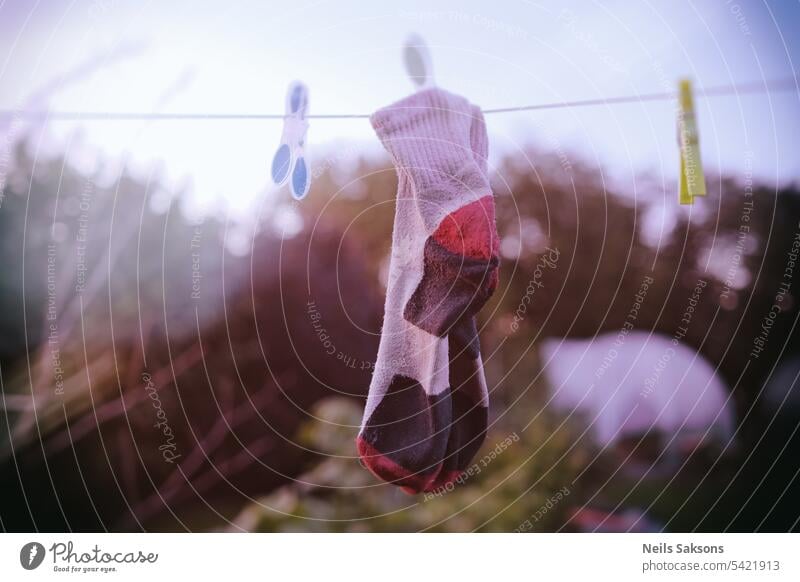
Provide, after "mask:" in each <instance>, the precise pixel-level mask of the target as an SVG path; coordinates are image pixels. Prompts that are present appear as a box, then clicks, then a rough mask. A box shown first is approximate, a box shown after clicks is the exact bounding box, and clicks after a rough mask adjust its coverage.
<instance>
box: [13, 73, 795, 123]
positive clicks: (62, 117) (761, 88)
mask: <svg viewBox="0 0 800 582" xmlns="http://www.w3.org/2000/svg"><path fill="white" fill-rule="evenodd" d="M799 87H800V85H798V80H797V79H796V78H795V77H788V78H785V79H777V80H773V81H760V82H751V83H743V84H739V85H718V86H712V87H708V88H705V89H704V88H698V89H697V92H696V94H697V97H701V98H702V97H719V96H725V95H748V94H757V93H762V94H763V93H777V92H781V91H798V88H799ZM677 96H678V94H677V93H676V92H671V91H662V92H658V93H644V94H641V95H625V96H617V97H598V98H595V99H579V100H574V101H554V102H551V103H538V104H532V105H520V106H517V107H499V108H494V109H484V110H483V113H484V114H486V115H491V114H495V113H514V112H519V111H542V110H547V109H571V108H577V107H592V106H598V105H617V104H623V103H644V102H652V101H671V100H674V99H676V98H677ZM370 115H371V113H317V114H309V115H306V116H305V117H306V118H307V119H367V118H369V117H370ZM9 117H10V118H17V119H34V120H40V121H42V120H43V121H102V120H107V121H138V120H265V119H284V118H285V117H286V115H285V114H281V113H155V112H153V113H136V112H128V113H125V112H97V111H26V110H21V111H14V110H8V109H5V110H0V118H9Z"/></svg>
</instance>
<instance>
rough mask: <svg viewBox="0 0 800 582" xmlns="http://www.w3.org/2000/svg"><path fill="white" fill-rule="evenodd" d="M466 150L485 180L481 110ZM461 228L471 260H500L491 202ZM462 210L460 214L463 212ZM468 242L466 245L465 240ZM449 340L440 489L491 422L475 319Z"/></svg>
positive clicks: (483, 202) (474, 210)
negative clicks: (448, 412) (446, 416)
mask: <svg viewBox="0 0 800 582" xmlns="http://www.w3.org/2000/svg"><path fill="white" fill-rule="evenodd" d="M470 147H471V149H472V154H473V157H474V159H475V163H476V164H477V165H478V169H479V170H480V171H481V173H482V174H483V175H484V176H485V178H486V180H487V182H488V180H489V172H488V162H487V156H488V153H489V139H488V136H487V135H486V123H485V121H484V119H483V113H482V112H481V110H480V108H478V107H474V106H473V108H472V124H471V126H470ZM466 208H469V209H470V211H469V215H468V216H465V217H464V220H461V221H459V224H461V225H462V226H461V229H460V230H461V232H460V237H461V238H462V239H463V240H464V241H465V242H464V245H465V246H469V245H470V244H472V247H471V248H469V249H468V252H470V253H472V254H473V256H478V257H482V258H485V259H487V260H488V259H491V258H492V257H495V258H496V257H497V256H498V246H499V238H498V236H497V229H496V226H495V213H494V200H493V198H491V197H484V198H481V199H480V200H479V201H478V202H477V203H473V204H472V205H470V206H469V207H466ZM466 208H465V209H462V210H461V211H460V213H462V214H466V213H467V210H466ZM468 241H469V242H468ZM486 275H487V277H488V280H487V281H486V282H485V285H486V286H487V290H488V292H489V293H490V294H491V292H493V291H494V289H495V288H496V287H497V269H492V270H491V271H487V272H486ZM448 338H449V360H450V387H451V405H452V406H451V409H452V413H451V416H452V421H451V426H450V433H449V438H448V441H447V449H446V452H445V457H444V459H443V461H442V468H441V470H440V471H439V474H438V475H437V476H436V478H435V479H434V481H433V482H432V483H431V485H430V487H431V489H433V490H437V489H442V488H444V487H445V486H447V485H449V484H450V483H454V482H456V481H457V480H458V478H459V477H460V475H461V474H462V473H463V472H464V471H465V470H466V469H467V468H468V466H469V463H470V461H472V459H473V457H474V456H475V454H476V453H477V452H478V450H479V449H480V447H481V445H482V444H483V441H484V440H485V439H486V429H487V426H488V420H489V391H488V389H487V386H486V380H485V376H484V372H483V362H482V361H481V356H480V343H479V340H478V332H477V326H476V324H475V317H474V316H473V315H470V316H468V317H465V318H464V319H463V320H462V321H461V322H459V323H458V324H456V326H454V327H453V329H451V331H450V334H449V336H448Z"/></svg>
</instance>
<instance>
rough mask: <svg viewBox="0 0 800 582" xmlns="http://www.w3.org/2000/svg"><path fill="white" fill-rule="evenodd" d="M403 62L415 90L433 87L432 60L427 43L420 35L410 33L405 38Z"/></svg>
mask: <svg viewBox="0 0 800 582" xmlns="http://www.w3.org/2000/svg"><path fill="white" fill-rule="evenodd" d="M403 62H404V63H405V65H406V72H407V73H408V76H409V77H411V82H412V83H414V86H415V87H416V88H417V90H421V89H427V88H428V87H433V85H434V82H433V60H432V59H431V52H430V50H428V45H427V43H426V42H425V40H424V39H423V38H422V37H421V36H420V35H418V34H410V35H409V36H408V38H407V39H406V44H405V46H404V47H403Z"/></svg>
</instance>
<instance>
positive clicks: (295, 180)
mask: <svg viewBox="0 0 800 582" xmlns="http://www.w3.org/2000/svg"><path fill="white" fill-rule="evenodd" d="M307 112H308V88H307V87H306V86H305V85H304V84H303V83H301V82H300V81H293V82H292V83H290V84H289V89H288V90H287V91H286V110H285V115H284V118H283V133H282V134H281V145H280V146H278V150H277V151H276V152H275V157H274V158H272V181H273V182H274V183H275V184H276V185H278V186H280V185H282V184H284V183H286V180H288V179H289V177H290V176H291V180H290V185H291V190H292V196H293V197H294V198H296V199H297V200H300V199H302V198H304V197H305V195H306V194H308V189H309V188H310V186H311V180H310V179H309V172H308V162H307V161H306V155H305V142H306V133H308V121H307V120H306V113H307Z"/></svg>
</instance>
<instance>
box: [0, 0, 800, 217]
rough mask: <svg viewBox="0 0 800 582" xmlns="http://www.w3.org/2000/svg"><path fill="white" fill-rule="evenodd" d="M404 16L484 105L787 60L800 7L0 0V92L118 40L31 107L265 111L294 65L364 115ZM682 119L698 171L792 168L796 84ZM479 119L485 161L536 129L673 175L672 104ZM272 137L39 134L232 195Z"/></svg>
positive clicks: (732, 72) (114, 128) (115, 126)
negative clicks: (693, 132)
mask: <svg viewBox="0 0 800 582" xmlns="http://www.w3.org/2000/svg"><path fill="white" fill-rule="evenodd" d="M411 31H416V32H418V33H420V34H421V35H422V36H423V37H424V38H425V39H426V40H427V41H428V43H429V44H430V46H431V50H432V54H433V59H434V68H435V73H436V80H437V83H438V84H439V85H441V86H443V87H445V88H447V89H449V90H451V91H454V92H457V93H461V94H463V95H465V96H466V97H467V98H469V99H470V100H471V101H473V102H475V103H477V104H479V105H481V106H483V107H485V108H493V107H503V106H513V105H521V104H530V103H541V102H550V101H554V100H556V101H557V100H571V99H582V98H596V97H602V96H615V95H624V94H636V93H650V92H654V91H663V90H671V89H672V88H673V87H674V86H675V84H676V82H677V79H678V78H679V77H680V76H690V77H692V78H693V79H694V80H695V83H696V85H698V86H702V85H706V86H713V85H719V84H728V83H741V82H749V81H759V80H762V79H772V78H779V77H787V76H792V70H793V69H797V67H798V63H800V34H798V33H800V4H799V3H797V2H789V1H787V2H777V1H775V2H762V1H755V0H753V1H745V0H739V1H738V2H732V1H731V2H728V1H726V0H720V1H718V2H699V1H697V2H681V1H667V0H661V1H645V2H635V3H634V2H623V1H619V2H615V1H611V2H603V3H599V2H563V1H562V2H527V1H522V0H509V1H507V2H493V3H486V2H480V1H459V2H455V1H453V2H436V3H433V2H422V1H412V2H402V3H391V4H390V3H379V2H367V1H363V2H353V1H337V2H333V1H311V2H309V1H298V2H255V1H254V2H224V3H223V2H217V3H212V2H198V1H193V2H189V1H181V2H170V3H166V2H138V1H137V2H134V1H131V0H87V1H74V2H73V1H68V0H49V1H47V2H38V3H37V2H34V1H24V0H11V1H6V2H2V0H0V107H2V108H15V107H19V106H21V105H22V104H24V103H25V100H26V98H27V97H28V96H29V95H30V94H31V93H32V92H34V91H35V90H37V89H38V88H40V87H41V86H42V85H43V84H45V83H47V82H51V81H52V80H53V79H54V78H55V79H57V78H58V75H59V74H62V73H64V72H66V71H69V70H71V69H73V68H74V67H76V66H78V65H79V64H81V63H85V62H86V61H87V60H89V59H92V58H100V59H101V60H102V59H103V58H105V55H107V54H109V53H113V51H114V50H115V49H116V48H117V47H119V46H124V47H130V51H131V54H130V55H128V56H127V57H125V58H122V57H120V58H117V59H114V60H111V61H110V62H108V63H107V64H106V65H105V66H103V67H102V68H100V69H99V70H97V72H95V73H94V74H92V75H90V76H88V77H82V78H79V79H76V80H74V81H72V82H71V83H69V84H65V85H64V86H63V87H62V88H61V89H60V90H59V91H57V92H56V93H54V94H53V98H52V100H51V102H50V103H49V105H50V106H51V107H52V108H53V109H58V110H98V111H150V110H153V109H158V110H159V111H176V112H232V113H240V112H278V113H280V112H281V111H282V107H283V94H284V91H285V88H286V85H287V84H288V82H289V81H291V80H292V79H295V78H299V79H302V80H303V81H305V82H306V83H307V84H308V86H309V88H310V93H311V100H310V107H311V111H312V112H314V113H339V112H343V113H350V112H358V113H361V112H371V111H373V110H375V109H377V108H379V107H381V106H384V105H386V104H388V103H390V102H392V101H395V100H397V99H399V98H401V97H403V96H404V95H406V94H407V93H409V92H410V91H411V90H412V87H411V84H410V82H409V81H408V79H407V78H406V76H405V73H404V70H403V67H402V61H401V50H400V47H401V45H402V43H403V40H404V38H405V37H406V35H407V34H408V33H409V32H411ZM698 114H699V124H700V132H701V147H702V152H703V157H704V161H705V165H706V167H707V171H709V172H715V171H716V170H718V169H719V170H722V171H724V172H732V173H737V174H741V173H742V172H743V171H744V163H745V161H744V160H745V159H746V158H747V156H748V153H747V152H748V151H751V152H752V167H753V171H754V173H755V174H756V175H757V176H759V177H761V178H762V179H765V180H768V181H770V182H784V181H787V180H792V179H797V178H800V156H798V154H797V145H798V139H797V136H798V135H800V95H798V94H792V93H784V94H776V95H772V96H764V95H759V96H741V97H727V98H714V99H708V100H700V99H699V100H698ZM78 125H82V130H81V132H80V133H79V134H76V133H75V129H76V127H77V126H78ZM488 127H489V132H490V138H491V149H492V154H493V158H494V159H497V158H498V157H499V156H500V155H502V154H504V153H508V152H513V151H514V150H515V149H517V148H519V147H521V145H523V144H524V143H526V142H538V143H539V144H541V145H542V146H546V147H562V148H564V149H566V150H571V151H574V152H575V153H577V154H579V155H581V156H584V157H586V158H587V159H588V160H589V161H590V162H591V163H597V164H603V166H604V167H605V169H607V170H608V172H609V174H610V176H611V177H612V178H613V179H614V183H615V184H616V185H618V186H619V187H621V188H626V189H633V184H634V183H633V181H632V177H633V176H634V175H636V174H637V173H641V172H649V173H651V174H652V175H655V176H656V177H657V178H658V179H661V178H663V179H664V180H665V181H667V182H671V181H674V179H675V177H676V175H677V163H678V161H677V160H678V157H677V155H678V154H677V146H676V138H675V120H674V108H673V105H672V104H671V103H647V104H634V105H623V106H609V107H603V106H601V107H593V108H586V109H581V110H569V111H567V110H562V111H546V112H533V113H515V114H509V115H502V116H493V117H491V118H490V119H489V120H488ZM6 130H7V128H6ZM279 133H280V123H279V122H273V121H260V122H242V121H231V122H222V121H206V122H185V121H184V122H158V123H151V124H142V123H130V122H125V123H123V122H115V123H111V122H98V121H94V122H86V123H83V124H75V123H65V122H59V123H57V124H56V123H54V124H51V125H50V127H49V128H48V130H47V131H46V132H45V133H44V134H43V135H44V136H45V139H43V141H42V143H43V146H44V147H46V151H48V152H50V151H58V150H59V149H61V150H63V149H65V148H69V151H70V155H71V156H72V157H73V158H74V160H75V162H76V163H84V164H88V165H91V163H92V161H93V159H94V158H95V157H97V156H98V155H102V156H107V157H109V158H111V159H120V158H121V157H123V156H124V157H125V159H126V160H128V163H130V164H131V167H132V168H133V169H134V171H138V172H147V171H149V170H150V169H152V167H153V165H154V164H155V163H156V162H157V161H158V160H160V162H158V167H159V168H160V172H161V174H162V175H163V176H165V177H166V178H167V179H168V180H169V182H170V183H172V184H177V183H180V182H181V181H182V180H185V179H187V178H188V179H190V180H191V183H192V184H193V186H194V189H195V191H196V192H195V200H197V201H199V202H203V201H205V202H208V203H215V202H216V201H219V200H221V199H222V200H227V201H229V202H232V203H233V205H234V206H238V207H240V208H244V207H245V206H246V203H247V201H249V200H251V199H253V198H254V197H257V196H258V195H259V194H260V193H262V192H263V191H264V190H265V188H266V189H269V184H268V172H267V169H268V163H269V159H270V158H271V156H272V153H273V150H274V148H275V146H276V144H277V141H278V137H279ZM308 137H309V141H310V143H311V147H312V148H314V149H313V151H312V153H313V152H316V153H317V156H318V157H319V155H320V153H321V152H324V153H325V154H326V155H327V152H330V151H331V148H332V147H340V148H343V149H344V151H345V152H346V155H345V158H346V157H348V156H352V157H353V158H355V157H356V156H357V155H358V154H359V153H362V152H363V153H365V154H373V153H374V154H379V152H380V146H379V145H378V143H377V140H376V139H375V138H374V136H373V134H372V130H371V128H370V127H369V125H368V123H367V122H366V121H365V120H342V121H323V120H320V121H315V122H313V123H312V124H311V128H310V131H309V136H308ZM344 140H351V141H352V143H353V146H352V147H347V148H345V146H344V145H343V144H344V143H345V141H344ZM313 193H314V192H313V189H312V195H313Z"/></svg>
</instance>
